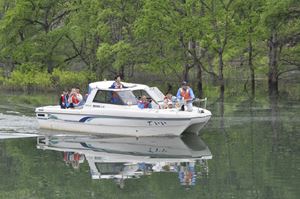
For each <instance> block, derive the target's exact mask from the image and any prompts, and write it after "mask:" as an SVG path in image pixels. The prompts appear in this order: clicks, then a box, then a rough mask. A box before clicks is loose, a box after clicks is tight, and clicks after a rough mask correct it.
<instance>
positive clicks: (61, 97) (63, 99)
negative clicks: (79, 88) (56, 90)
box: [60, 95, 65, 104]
mask: <svg viewBox="0 0 300 199" xmlns="http://www.w3.org/2000/svg"><path fill="white" fill-rule="evenodd" d="M60 102H61V104H63V103H65V95H61V96H60Z"/></svg>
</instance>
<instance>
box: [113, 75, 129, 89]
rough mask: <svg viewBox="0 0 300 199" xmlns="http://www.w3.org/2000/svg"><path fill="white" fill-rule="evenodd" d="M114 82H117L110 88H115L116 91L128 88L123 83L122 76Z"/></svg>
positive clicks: (117, 77)
mask: <svg viewBox="0 0 300 199" xmlns="http://www.w3.org/2000/svg"><path fill="white" fill-rule="evenodd" d="M114 80H115V82H114V83H113V84H112V85H111V86H110V87H109V88H115V89H121V88H127V87H126V86H124V85H123V84H122V83H121V76H120V75H117V76H116V77H115V79H114Z"/></svg>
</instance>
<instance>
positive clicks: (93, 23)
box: [0, 0, 300, 96]
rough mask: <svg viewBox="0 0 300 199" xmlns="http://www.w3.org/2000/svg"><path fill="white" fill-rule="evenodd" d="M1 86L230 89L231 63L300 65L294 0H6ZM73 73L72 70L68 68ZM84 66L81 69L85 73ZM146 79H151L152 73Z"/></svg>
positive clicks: (0, 34) (266, 71) (274, 76)
mask: <svg viewBox="0 0 300 199" xmlns="http://www.w3.org/2000/svg"><path fill="white" fill-rule="evenodd" d="M0 9H1V10H0V41H1V42H0V73H1V75H0V84H4V85H6V86H13V87H22V88H25V89H32V88H58V87H59V86H69V85H72V84H73V83H74V82H77V84H78V83H79V84H82V85H84V84H86V83H87V82H90V81H94V80H99V79H104V78H107V79H110V78H111V77H112V76H114V75H115V74H117V73H118V74H121V75H122V76H123V77H124V78H125V79H127V80H128V79H133V78H134V77H137V76H141V75H142V74H144V73H147V74H151V75H152V77H155V78H157V77H158V78H161V79H162V80H163V79H166V80H170V79H173V80H174V79H175V80H176V81H180V80H182V79H185V80H188V81H194V82H196V83H197V89H196V90H198V93H199V95H200V96H202V95H203V90H204V89H203V81H204V79H207V80H208V83H210V84H212V85H218V86H220V90H221V91H224V89H225V79H226V78H228V77H230V76H231V75H232V73H233V71H234V70H235V69H237V68H238V69H242V70H241V71H242V72H241V74H239V77H240V78H244V79H249V81H248V82H249V83H250V85H251V88H252V89H251V90H252V94H254V92H255V77H257V76H258V75H259V76H260V77H263V78H266V79H267V80H268V85H269V91H270V93H278V83H279V78H280V77H281V76H284V75H285V74H287V73H288V74H292V73H295V71H299V67H300V58H299V56H297V55H298V54H299V53H300V45H299V44H300V20H299V19H300V2H299V1H298V0H277V1H273V0H248V1H242V0H126V1H125V0H14V1H11V0H0ZM71 71H73V72H71ZM79 71H80V72H79ZM148 78H149V77H148Z"/></svg>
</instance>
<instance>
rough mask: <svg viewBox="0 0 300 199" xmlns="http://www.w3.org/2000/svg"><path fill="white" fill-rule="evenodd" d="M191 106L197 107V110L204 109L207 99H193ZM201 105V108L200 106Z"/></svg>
mask: <svg viewBox="0 0 300 199" xmlns="http://www.w3.org/2000/svg"><path fill="white" fill-rule="evenodd" d="M193 104H195V105H196V106H198V108H205V109H206V104H207V97H206V98H204V99H200V98H195V99H194V100H193ZM202 105H203V106H202Z"/></svg>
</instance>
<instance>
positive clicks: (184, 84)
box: [181, 81, 188, 90]
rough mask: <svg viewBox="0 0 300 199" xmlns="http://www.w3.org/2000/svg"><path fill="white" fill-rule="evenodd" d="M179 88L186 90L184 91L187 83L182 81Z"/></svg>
mask: <svg viewBox="0 0 300 199" xmlns="http://www.w3.org/2000/svg"><path fill="white" fill-rule="evenodd" d="M181 88H182V89H184V90H186V89H187V88H188V85H187V82H186V81H183V82H182V83H181Z"/></svg>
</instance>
